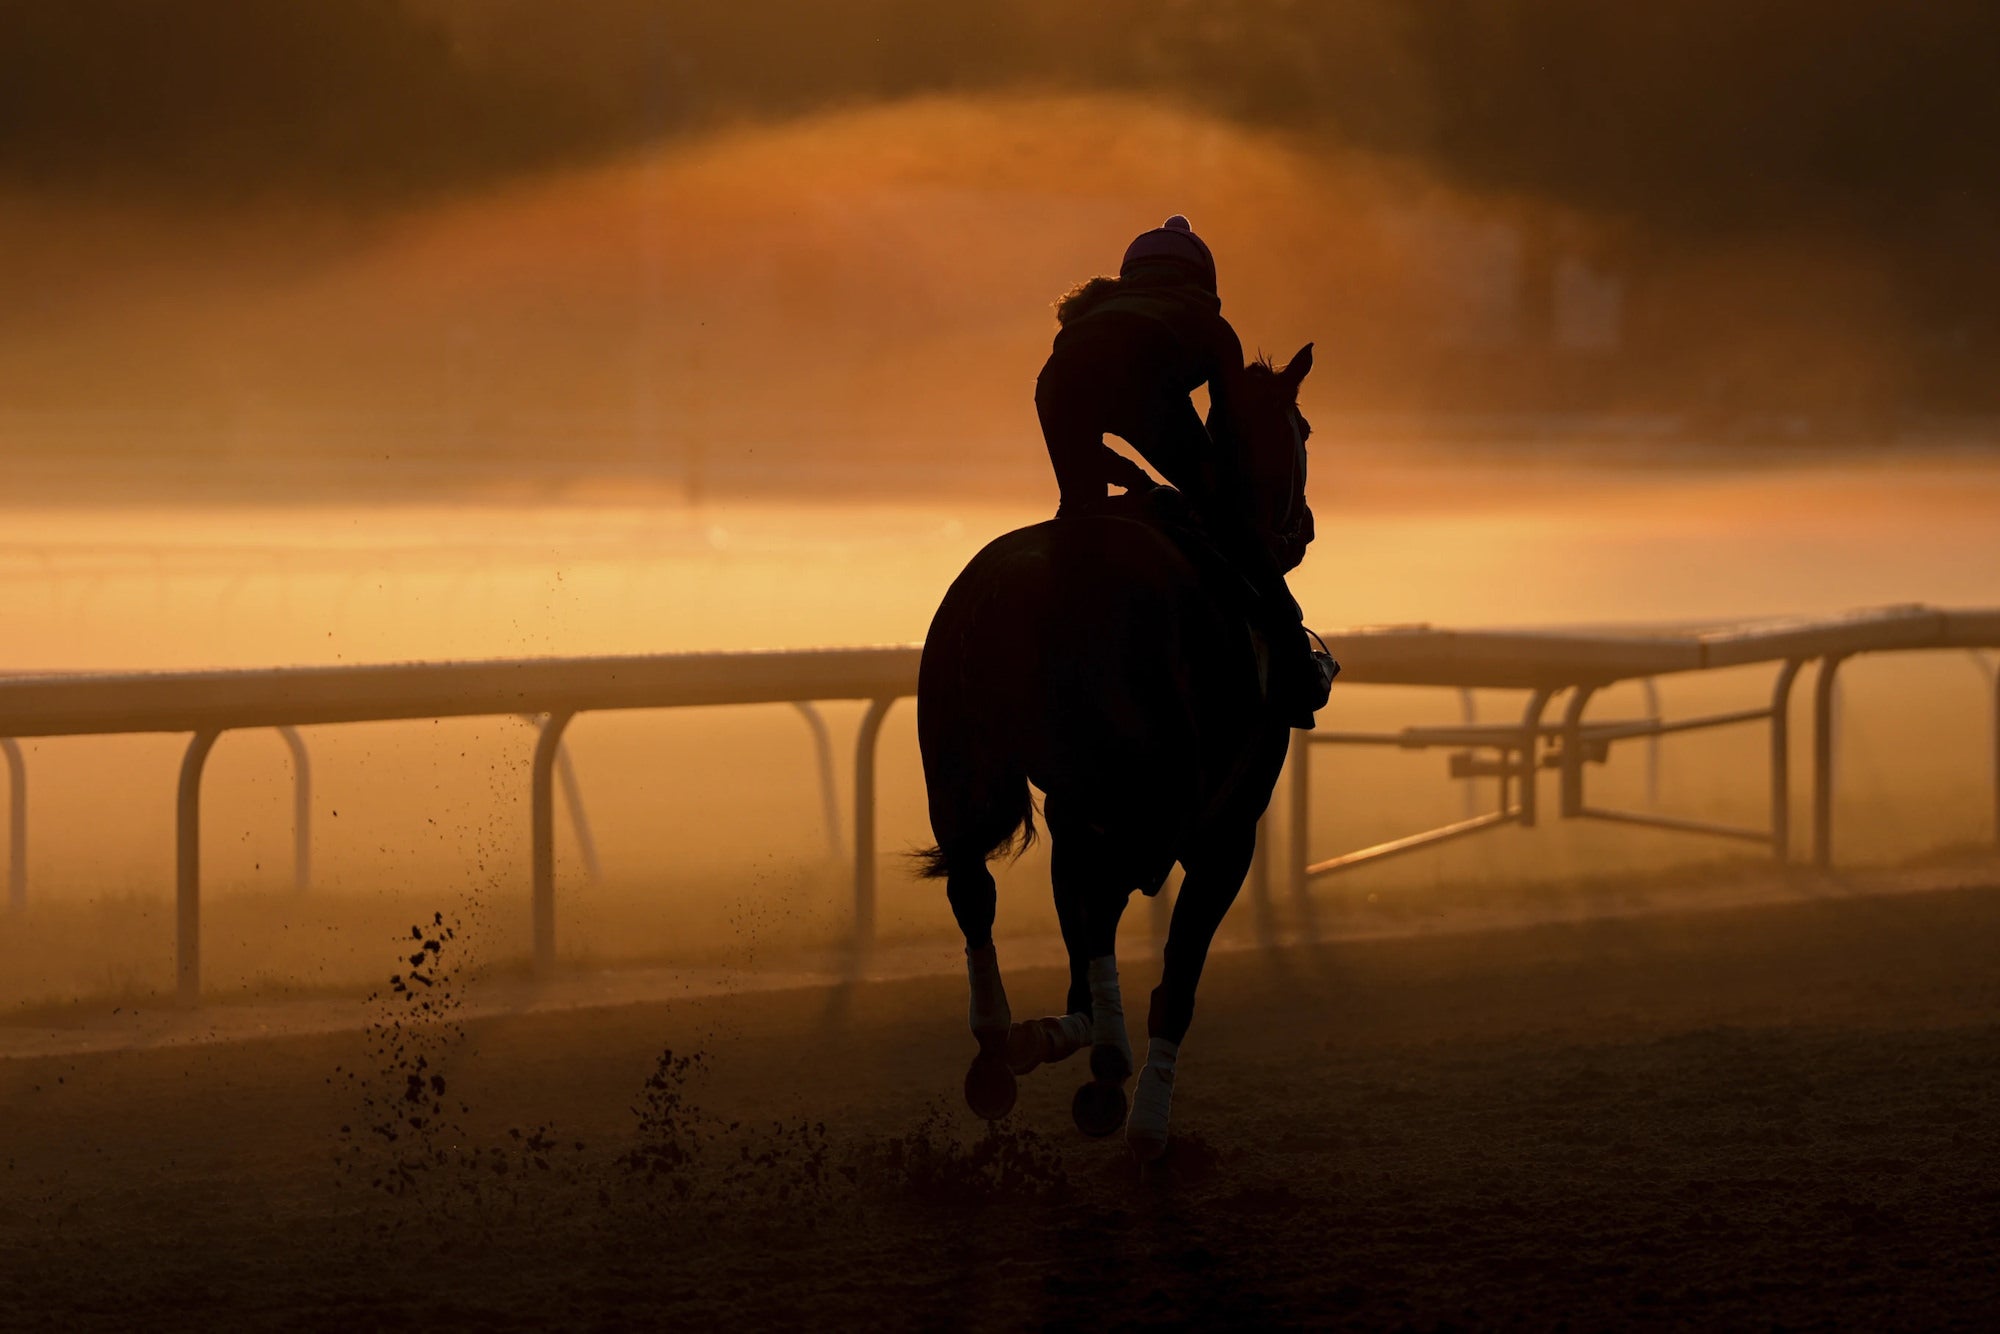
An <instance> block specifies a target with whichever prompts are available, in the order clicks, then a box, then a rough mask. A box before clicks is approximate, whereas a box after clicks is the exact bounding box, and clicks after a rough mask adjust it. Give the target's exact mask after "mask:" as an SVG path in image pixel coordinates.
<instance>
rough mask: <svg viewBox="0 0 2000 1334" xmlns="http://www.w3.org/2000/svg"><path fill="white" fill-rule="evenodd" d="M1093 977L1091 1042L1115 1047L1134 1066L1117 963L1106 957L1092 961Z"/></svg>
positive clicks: (1091, 979)
mask: <svg viewBox="0 0 2000 1334" xmlns="http://www.w3.org/2000/svg"><path fill="white" fill-rule="evenodd" d="M1089 978H1090V1021H1091V1033H1090V1040H1091V1041H1092V1042H1094V1043H1095V1044H1097V1045H1098V1046H1100V1047H1116V1048H1118V1050H1119V1051H1121V1052H1123V1053H1125V1063H1126V1065H1127V1066H1130V1065H1131V1064H1132V1043H1131V1041H1130V1040H1129V1039H1127V1038H1126V1036H1125V1000H1124V998H1123V997H1122V996H1121V995H1120V994H1119V992H1118V960H1117V959H1116V958H1114V957H1113V956H1111V955H1109V954H1107V955H1105V956H1104V957H1103V958H1101V959H1092V960H1091V961H1090V966H1089Z"/></svg>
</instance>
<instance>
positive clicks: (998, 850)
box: [910, 778, 1035, 880]
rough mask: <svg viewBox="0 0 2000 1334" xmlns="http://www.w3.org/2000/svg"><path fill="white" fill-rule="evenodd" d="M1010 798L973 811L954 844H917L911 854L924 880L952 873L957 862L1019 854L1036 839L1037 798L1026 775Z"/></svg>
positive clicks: (1016, 855) (964, 863) (977, 860)
mask: <svg viewBox="0 0 2000 1334" xmlns="http://www.w3.org/2000/svg"><path fill="white" fill-rule="evenodd" d="M1010 796H1011V800H1008V799H1002V800H995V801H992V802H989V803H987V804H986V808H985V809H984V810H981V811H979V812H977V813H974V814H973V815H972V816H971V818H970V820H969V821H968V824H967V832H966V833H965V835H964V836H962V837H954V838H953V839H952V846H951V847H949V848H947V847H945V846H944V845H942V844H939V843H933V844H931V845H930V846H929V847H927V848H918V849H917V850H916V851H914V852H912V853H911V854H910V859H911V860H912V861H914V862H915V863H916V865H917V874H918V876H920V877H921V878H923V879H925V880H942V879H944V878H945V877H947V876H949V875H950V874H951V870H952V867H953V866H954V865H958V866H964V865H966V864H968V863H971V862H988V861H991V860H992V859H993V858H995V857H1000V856H1008V855H1011V856H1015V857H1018V856H1020V855H1021V854H1022V853H1024V852H1026V851H1027V850H1028V849H1029V848H1030V847H1032V846H1033V845H1034V842H1035V801H1034V798H1033V797H1032V796H1030V795H1029V793H1028V781H1027V780H1026V779H1025V778H1024V779H1022V780H1021V781H1020V782H1019V783H1018V784H1015V785H1014V790H1013V792H1012V793H1011V794H1010Z"/></svg>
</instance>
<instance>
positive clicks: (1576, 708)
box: [1561, 686, 1597, 819]
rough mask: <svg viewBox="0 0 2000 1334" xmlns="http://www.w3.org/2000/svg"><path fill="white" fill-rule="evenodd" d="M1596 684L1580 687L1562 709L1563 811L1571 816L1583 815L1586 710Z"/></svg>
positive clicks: (1564, 815)
mask: <svg viewBox="0 0 2000 1334" xmlns="http://www.w3.org/2000/svg"><path fill="white" fill-rule="evenodd" d="M1596 693H1597V687H1596V686H1577V687H1576V688H1575V690H1574V691H1573V692H1572V693H1571V695H1570V697H1569V707H1568V708H1567V709H1565V710H1563V727H1562V807H1561V809H1562V814H1563V818H1565V819H1569V818H1572V817H1574V816H1578V815H1581V814H1583V711H1584V709H1585V708H1587V707H1588V706H1589V704H1590V697H1591V696H1592V695H1595V694H1596Z"/></svg>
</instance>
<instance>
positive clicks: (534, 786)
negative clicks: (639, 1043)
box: [528, 709, 576, 976]
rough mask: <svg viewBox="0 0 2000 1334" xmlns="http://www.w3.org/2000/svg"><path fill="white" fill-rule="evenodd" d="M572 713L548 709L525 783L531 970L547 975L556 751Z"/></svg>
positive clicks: (552, 950) (551, 945) (552, 939)
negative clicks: (530, 888)
mask: <svg viewBox="0 0 2000 1334" xmlns="http://www.w3.org/2000/svg"><path fill="white" fill-rule="evenodd" d="M575 716H576V714H575V713H574V712H573V711H571V710H569V709H562V710H558V711H557V712H554V713H551V714H550V715H549V716H548V718H547V719H546V720H545V721H544V722H543V723H542V732H541V735H540V736H539V737H537V738H536V739H535V758H534V768H533V773H532V775H531V779H530V784H529V797H528V816H529V829H530V833H529V838H530V840H531V842H532V844H533V847H532V849H531V855H532V859H533V867H534V905H533V907H534V935H535V971H536V972H537V973H540V974H543V975H544V976H546V975H548V974H549V973H552V972H554V971H555V966H556V791H555V788H556V785H555V765H556V751H557V750H558V749H559V748H560V747H561V746H562V734H563V729H564V728H566V727H568V726H569V720H570V719H571V718H574V717H575Z"/></svg>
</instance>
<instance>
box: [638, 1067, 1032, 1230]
mask: <svg viewBox="0 0 2000 1334" xmlns="http://www.w3.org/2000/svg"><path fill="white" fill-rule="evenodd" d="M707 1069H708V1061H707V1057H706V1056H705V1055H704V1054H703V1053H699V1052H697V1053H694V1054H692V1055H676V1054H675V1053H674V1052H673V1051H672V1050H671V1049H668V1050H666V1051H664V1052H662V1053H661V1054H660V1058H659V1061H658V1063H657V1064H656V1066H655V1068H654V1070H653V1073H652V1074H651V1075H649V1076H648V1077H647V1079H646V1084H645V1087H644V1088H643V1089H642V1090H641V1092H640V1096H639V1098H638V1100H637V1101H636V1102H635V1103H634V1104H633V1107H632V1114H633V1117H634V1119H635V1121H636V1122H637V1126H636V1128H635V1134H634V1142H633V1145H632V1147H631V1148H630V1149H628V1150H626V1151H625V1152H624V1153H622V1154H620V1155H619V1156H618V1158H617V1159H616V1161H615V1167H616V1173H615V1176H616V1184H617V1185H618V1186H619V1187H621V1190H620V1192H619V1193H620V1194H622V1195H625V1196H627V1197H628V1198H632V1199H634V1200H635V1201H636V1202H637V1203H639V1204H640V1206H641V1207H642V1208H645V1209H648V1210H650V1211H653V1212H672V1211H677V1210H679V1209H682V1208H686V1207H690V1206H692V1207H695V1208H697V1209H702V1208H711V1209H713V1210H715V1211H716V1214H717V1217H718V1218H722V1217H728V1216H740V1211H741V1208H742V1205H743V1204H744V1202H745V1201H754V1202H758V1203H763V1204H767V1205H801V1204H808V1205H834V1204H839V1203H857V1202H865V1201H868V1200H876V1199H879V1200H896V1201H916V1202H923V1203H935V1204H955V1205H963V1204H965V1203H966V1202H967V1201H977V1200H986V1199H996V1200H998V1199H1042V1198H1048V1197H1051V1196H1054V1195H1057V1194H1060V1193H1061V1192H1063V1191H1064V1190H1066V1189H1067V1188H1068V1185H1069V1180H1068V1177H1067V1175H1066V1173H1065V1172H1064V1169H1063V1165H1062V1159H1061V1155H1060V1153H1059V1152H1058V1150H1057V1149H1056V1147H1055V1145H1054V1143H1053V1142H1052V1141H1050V1140H1048V1139H1046V1138H1045V1137H1043V1136H1041V1135H1039V1134H1037V1133H1035V1132H1034V1131H1031V1130H1019V1129H1010V1128H1007V1127H1004V1126H998V1125H991V1126H985V1127H984V1128H983V1129H982V1131H981V1132H980V1133H979V1134H978V1135H977V1137H976V1138H972V1139H967V1137H966V1136H965V1135H964V1133H963V1131H962V1129H961V1127H960V1125H959V1118H958V1117H957V1116H956V1114H955V1113H954V1112H953V1111H951V1110H949V1109H948V1108H947V1107H946V1106H945V1105H944V1104H942V1103H934V1104H932V1105H931V1106H930V1107H929V1108H928V1109H927V1110H926V1112H925V1113H924V1115H923V1117H922V1119H921V1120H920V1121H919V1122H918V1123H917V1125H916V1126H915V1127H914V1128H912V1129H911V1130H909V1131H907V1132H905V1133H903V1134H900V1135H888V1136H883V1135H863V1136H858V1137H855V1138H851V1139H843V1138H836V1137H835V1136H834V1134H833V1133H832V1132H831V1131H830V1130H829V1129H828V1127H827V1124H826V1122H825V1121H822V1120H811V1119H797V1120H790V1121H786V1120H772V1121H768V1122H764V1121H758V1122H746V1121H725V1120H723V1119H722V1118H720V1117H717V1116H714V1115H712V1114H711V1113H709V1112H707V1111H705V1110H703V1109H702V1108H701V1107H700V1106H699V1105H698V1104H697V1103H696V1102H695V1101H694V1099H693V1097H692V1086H693V1084H694V1083H695V1082H696V1081H697V1080H698V1079H699V1078H700V1077H702V1076H703V1075H704V1074H705V1073H706V1072H707ZM599 1202H600V1203H601V1204H606V1205H609V1204H610V1203H611V1202H612V1191H611V1189H610V1185H609V1184H607V1187H606V1189H604V1190H602V1191H600V1193H599Z"/></svg>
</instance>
